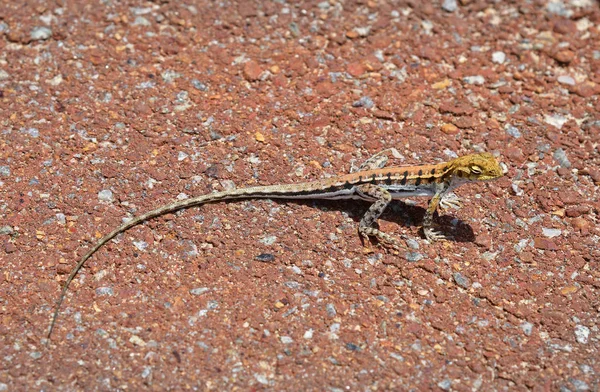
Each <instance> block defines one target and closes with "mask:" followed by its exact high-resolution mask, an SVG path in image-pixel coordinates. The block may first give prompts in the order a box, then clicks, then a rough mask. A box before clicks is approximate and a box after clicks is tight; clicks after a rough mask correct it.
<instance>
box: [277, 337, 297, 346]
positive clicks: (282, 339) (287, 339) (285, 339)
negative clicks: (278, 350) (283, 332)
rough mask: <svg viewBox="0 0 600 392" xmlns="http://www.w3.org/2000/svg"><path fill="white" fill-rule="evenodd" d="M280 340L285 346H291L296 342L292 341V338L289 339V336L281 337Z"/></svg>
mask: <svg viewBox="0 0 600 392" xmlns="http://www.w3.org/2000/svg"><path fill="white" fill-rule="evenodd" d="M279 340H280V341H281V343H283V344H291V343H293V342H294V339H292V338H291V337H289V336H281V337H280V338H279Z"/></svg>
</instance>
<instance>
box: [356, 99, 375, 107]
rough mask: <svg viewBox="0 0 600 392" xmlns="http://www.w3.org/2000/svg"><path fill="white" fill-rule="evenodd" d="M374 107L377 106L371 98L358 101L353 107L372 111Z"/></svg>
mask: <svg viewBox="0 0 600 392" xmlns="http://www.w3.org/2000/svg"><path fill="white" fill-rule="evenodd" d="M373 106H375V103H373V100H372V99H371V98H369V97H361V98H360V99H359V100H358V101H354V102H353V103H352V107H355V108H366V109H371V108H372V107H373Z"/></svg>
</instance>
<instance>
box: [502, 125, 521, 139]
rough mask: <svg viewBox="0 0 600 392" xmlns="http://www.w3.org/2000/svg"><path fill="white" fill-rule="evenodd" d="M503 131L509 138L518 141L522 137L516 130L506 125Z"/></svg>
mask: <svg viewBox="0 0 600 392" xmlns="http://www.w3.org/2000/svg"><path fill="white" fill-rule="evenodd" d="M504 130H505V131H506V133H508V134H509V135H510V136H512V137H514V138H515V139H518V138H520V137H521V136H522V135H521V131H519V129H518V128H516V127H513V126H512V125H510V124H506V125H505V126H504Z"/></svg>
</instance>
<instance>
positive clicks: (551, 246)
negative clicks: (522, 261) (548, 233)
mask: <svg viewBox="0 0 600 392" xmlns="http://www.w3.org/2000/svg"><path fill="white" fill-rule="evenodd" d="M533 246H534V247H535V248H536V249H544V250H557V249H558V247H557V246H556V244H555V243H554V242H553V241H550V240H549V239H547V238H541V237H536V238H535V239H534V240H533Z"/></svg>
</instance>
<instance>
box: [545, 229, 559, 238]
mask: <svg viewBox="0 0 600 392" xmlns="http://www.w3.org/2000/svg"><path fill="white" fill-rule="evenodd" d="M542 234H543V235H544V237H548V238H554V237H558V236H559V235H561V234H562V230H560V229H547V228H545V227H542Z"/></svg>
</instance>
